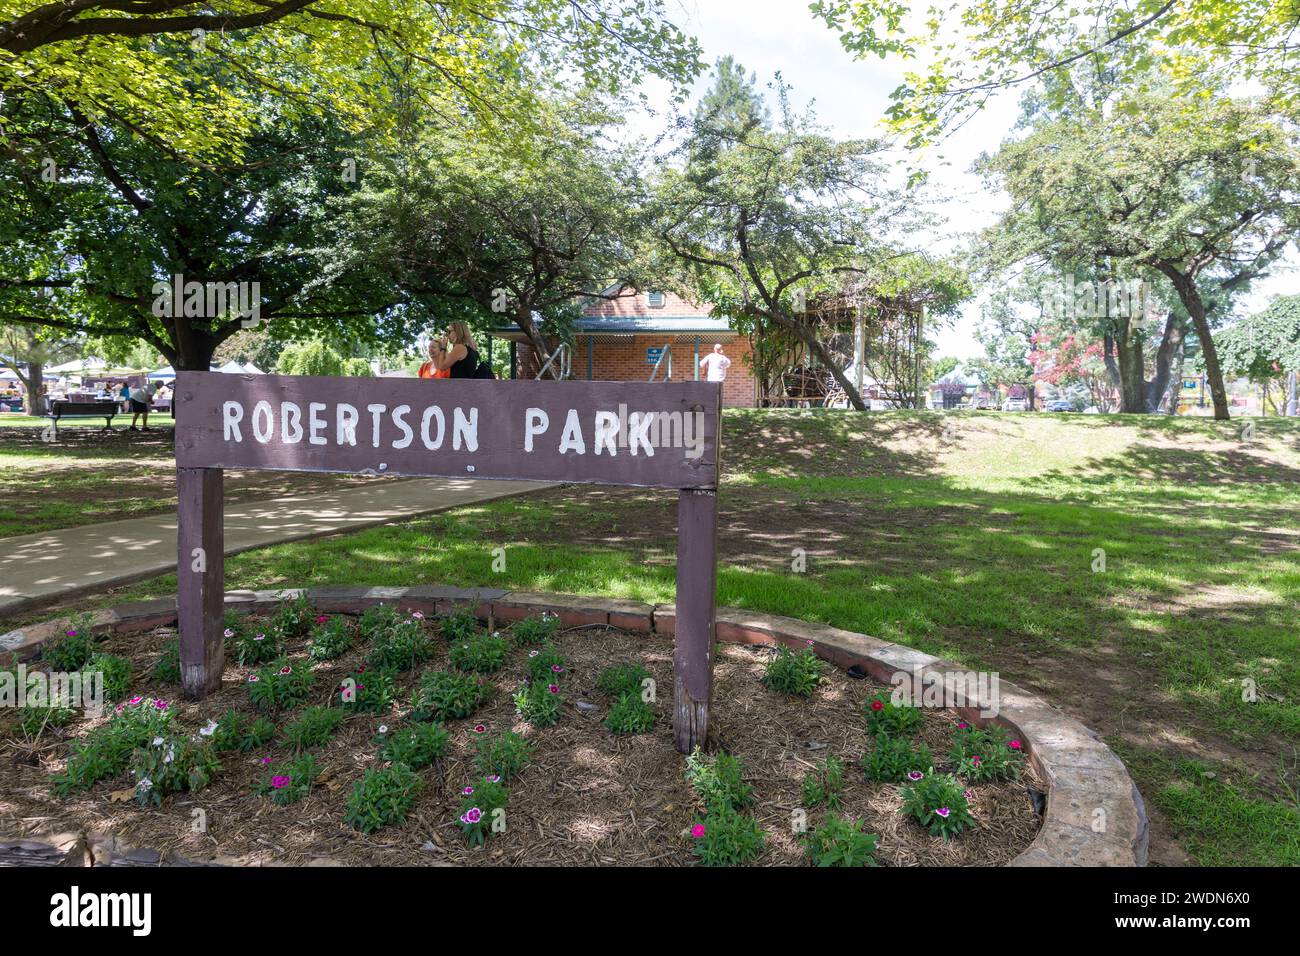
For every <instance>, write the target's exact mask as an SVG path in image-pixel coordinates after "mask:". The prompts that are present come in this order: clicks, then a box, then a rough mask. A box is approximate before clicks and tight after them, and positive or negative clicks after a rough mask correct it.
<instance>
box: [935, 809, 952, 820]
mask: <svg viewBox="0 0 1300 956" xmlns="http://www.w3.org/2000/svg"><path fill="white" fill-rule="evenodd" d="M934 812H935V813H937V814H939V816H941V817H943V818H944V819H945V820H947V819H948V814H950V813H952V811H951V810H949V809H948V808H947V807H939V808H938V809H937V810H935V811H934Z"/></svg>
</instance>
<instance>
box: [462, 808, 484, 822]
mask: <svg viewBox="0 0 1300 956" xmlns="http://www.w3.org/2000/svg"><path fill="white" fill-rule="evenodd" d="M460 819H461V822H463V823H478V822H479V821H480V820H482V819H483V811H482V810H480V809H479V808H478V807H470V808H469V809H468V810H466V811H465V815H464V816H462V817H461V818H460Z"/></svg>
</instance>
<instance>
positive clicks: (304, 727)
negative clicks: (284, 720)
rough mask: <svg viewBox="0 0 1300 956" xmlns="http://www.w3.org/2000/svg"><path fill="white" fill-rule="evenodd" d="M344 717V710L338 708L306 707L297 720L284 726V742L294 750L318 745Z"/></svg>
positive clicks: (332, 734) (330, 734) (337, 727)
mask: <svg viewBox="0 0 1300 956" xmlns="http://www.w3.org/2000/svg"><path fill="white" fill-rule="evenodd" d="M344 717H345V714H344V712H343V711H341V710H339V709H338V708H330V707H321V706H319V705H316V706H314V707H308V708H307V709H306V710H304V711H303V712H302V713H301V714H300V715H299V717H298V719H297V720H295V721H294V722H293V723H291V724H290V725H289V726H288V727H285V728H284V732H283V736H284V742H285V743H286V744H288V745H289V746H290V747H292V748H293V749H294V750H305V749H306V748H308V747H319V746H320V745H321V744H323V743H325V742H326V741H328V740H329V739H330V738H331V737H333V736H334V734H335V733H337V732H338V729H339V727H340V726H342V724H343V720H344Z"/></svg>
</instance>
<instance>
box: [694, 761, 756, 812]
mask: <svg viewBox="0 0 1300 956" xmlns="http://www.w3.org/2000/svg"><path fill="white" fill-rule="evenodd" d="M744 776H745V765H744V763H743V762H742V761H741V759H740V758H739V757H733V756H732V755H731V754H729V753H727V752H726V751H723V750H720V751H718V752H717V753H716V754H714V755H713V756H709V755H708V754H705V753H704V752H703V751H701V750H700V748H699V747H696V748H695V750H694V751H693V752H692V753H691V755H690V756H689V757H687V758H686V780H687V782H688V783H689V784H690V785H691V786H692V787H693V788H694V789H695V793H696V795H697V796H698V797H699V798H700V802H701V803H703V804H704V806H705V808H706V809H713V808H717V807H722V808H730V809H732V810H741V809H744V808H745V807H747V806H749V804H751V803H752V802H753V801H754V789H753V787H751V786H750V785H749V784H747V783H745V780H744Z"/></svg>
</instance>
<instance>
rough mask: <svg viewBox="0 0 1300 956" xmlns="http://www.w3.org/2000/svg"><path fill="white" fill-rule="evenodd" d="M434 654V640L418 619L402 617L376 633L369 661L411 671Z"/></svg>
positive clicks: (390, 667)
mask: <svg viewBox="0 0 1300 956" xmlns="http://www.w3.org/2000/svg"><path fill="white" fill-rule="evenodd" d="M432 656H433V641H432V640H431V639H430V638H429V635H428V633H427V632H426V631H425V630H424V628H422V627H420V624H419V622H418V621H415V620H413V619H411V618H401V619H399V620H398V621H396V622H395V623H393V624H392V625H391V626H389V627H388V628H387V629H386V630H383V631H380V632H379V633H378V634H376V636H375V639H374V646H373V647H372V648H371V650H370V656H369V657H367V658H366V660H367V661H369V662H370V664H371V665H372V666H374V667H378V668H383V669H391V670H398V671H409V670H410V669H411V668H412V667H414V666H415V665H416V664H420V663H423V662H424V661H427V660H428V659H429V658H430V657H432Z"/></svg>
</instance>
